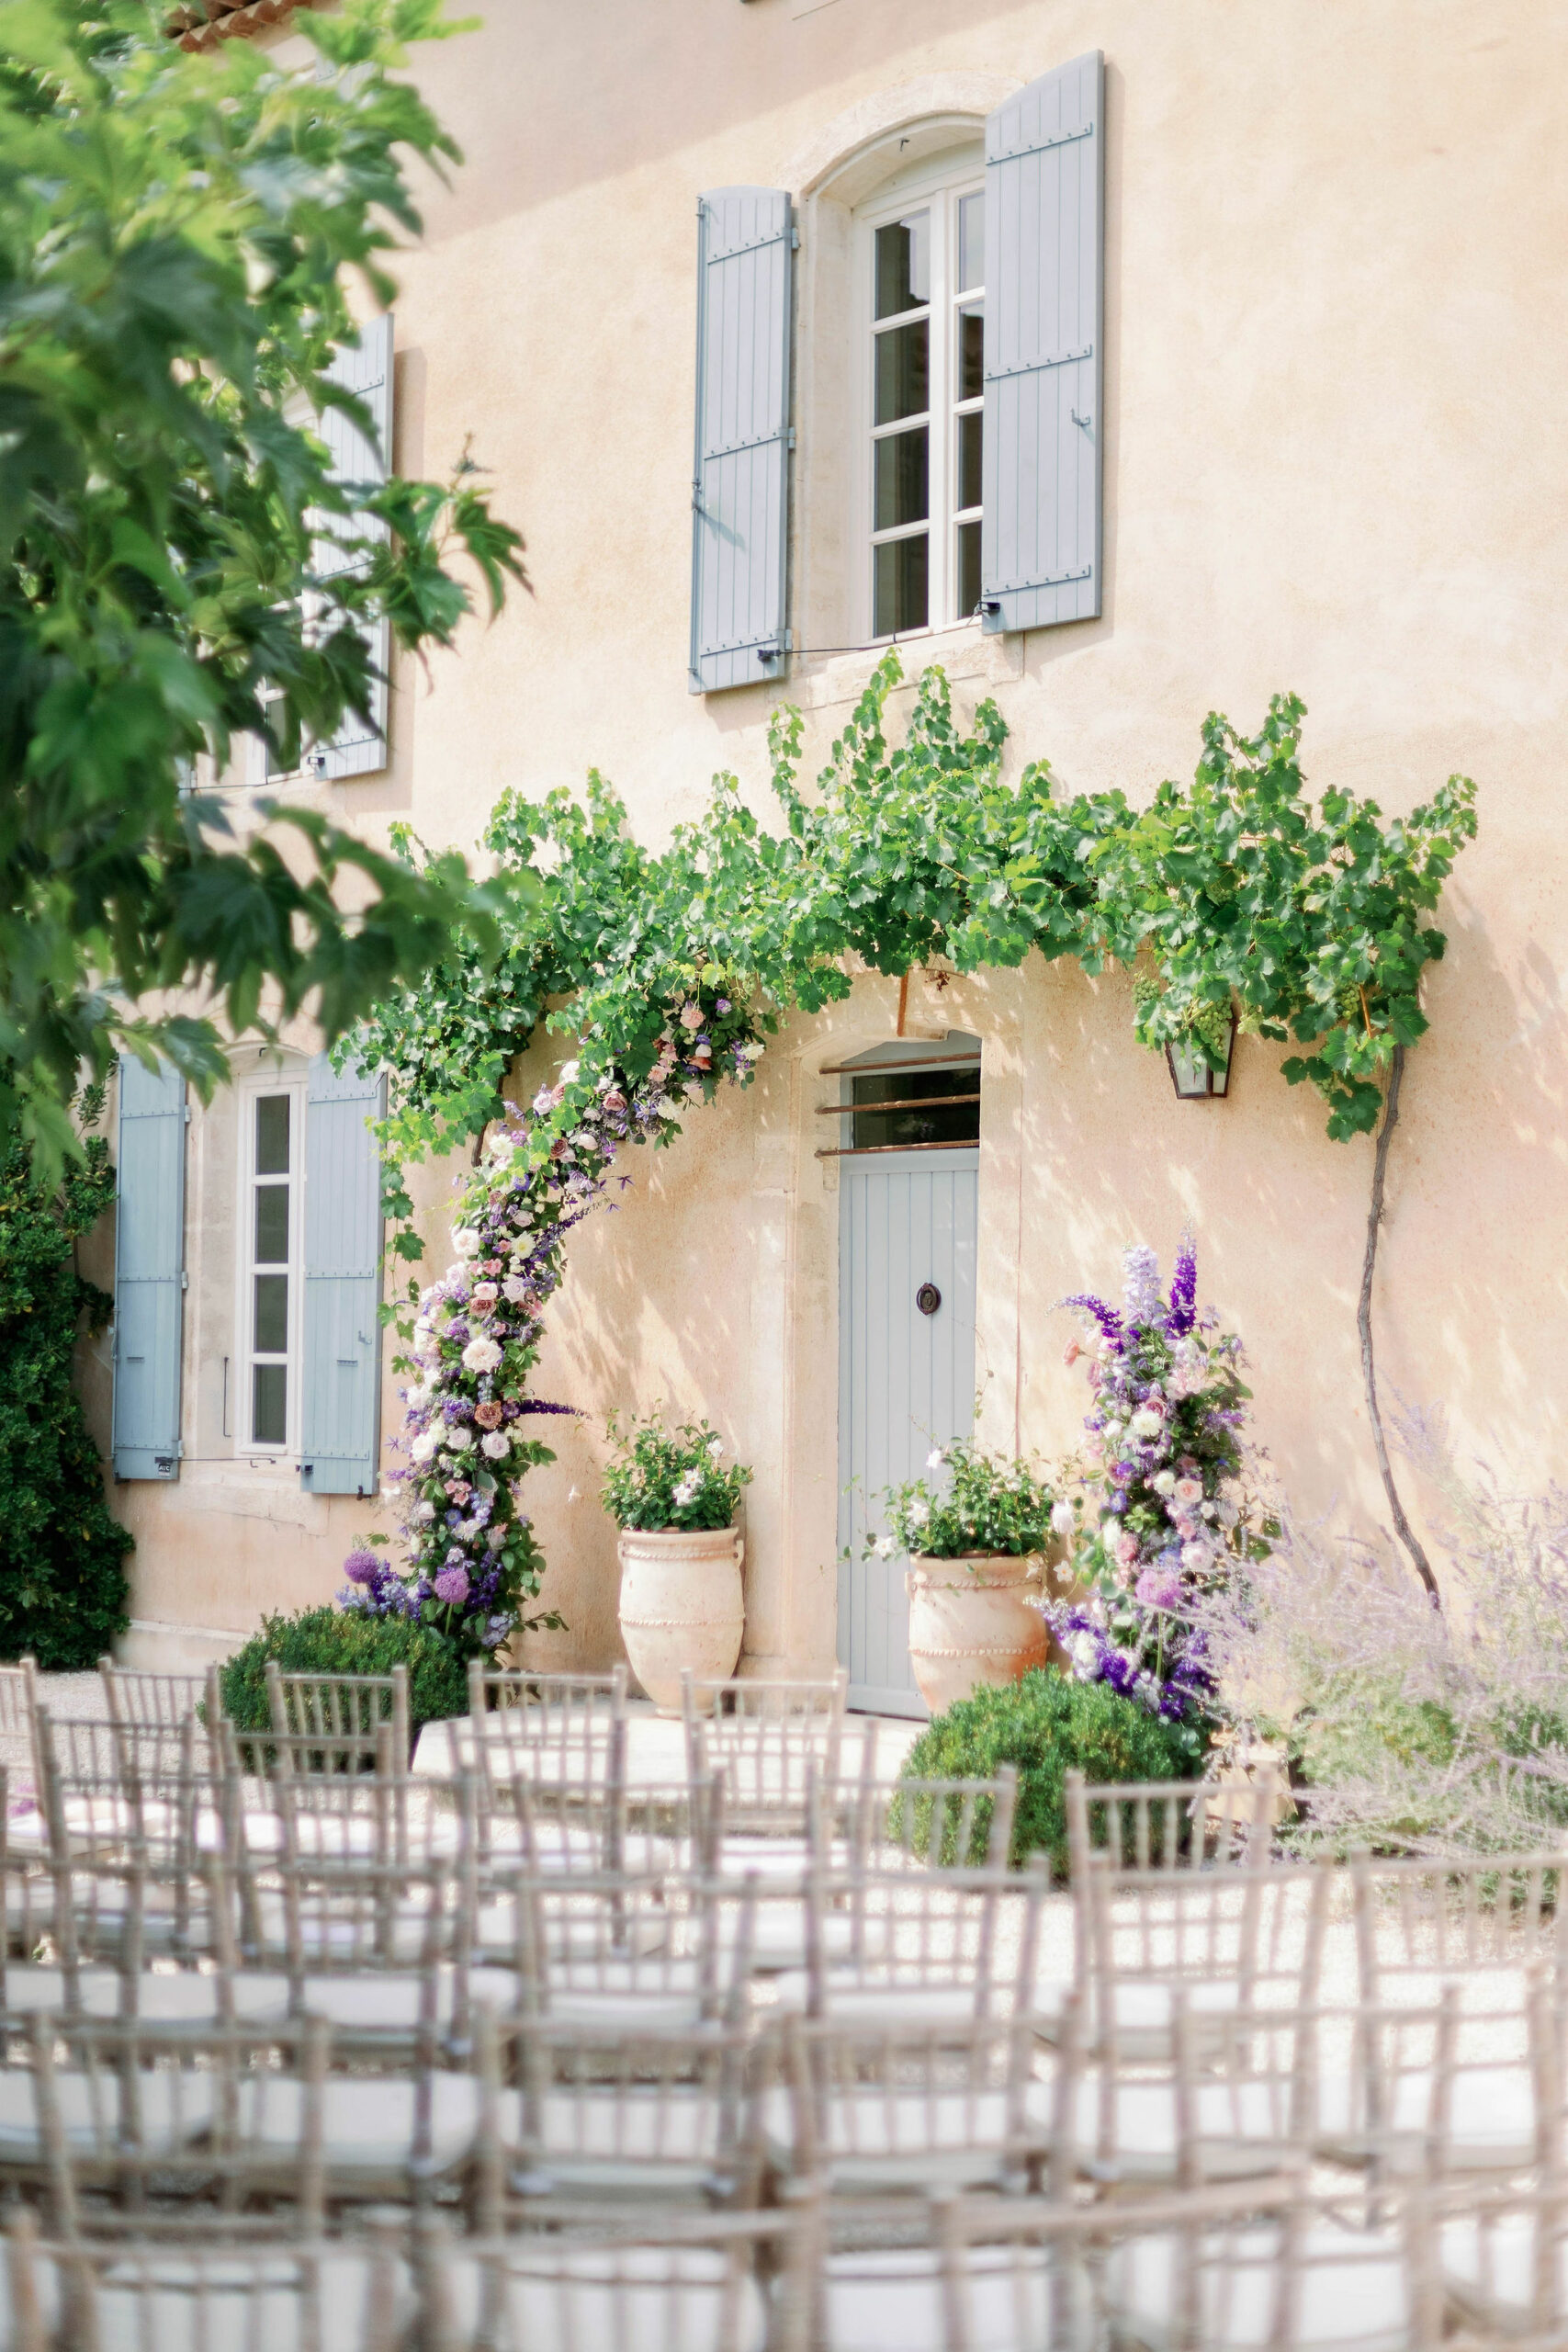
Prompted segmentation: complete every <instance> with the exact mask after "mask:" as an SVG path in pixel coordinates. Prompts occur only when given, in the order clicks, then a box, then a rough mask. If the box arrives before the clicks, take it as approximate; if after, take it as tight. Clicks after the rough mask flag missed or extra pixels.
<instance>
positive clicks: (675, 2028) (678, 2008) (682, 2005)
mask: <svg viewBox="0 0 1568 2352" xmlns="http://www.w3.org/2000/svg"><path fill="white" fill-rule="evenodd" d="M545 2007H546V2009H547V2013H548V2015H549V2017H550V2018H551V2019H552V2020H553V2022H554V2023H556V2024H557V2025H581V2026H590V2027H592V2028H593V2029H594V2030H599V2031H605V2032H611V2031H623V2030H624V2031H626V2032H637V2031H638V2030H646V2031H648V2032H649V2033H655V2032H660V2031H663V2032H680V2031H687V2030H690V2029H691V2028H692V2027H693V2026H696V2025H700V2024H701V2023H702V2022H703V2018H704V2015H705V2003H704V2000H703V1997H702V1995H701V1993H700V1992H699V1991H697V1990H696V1989H695V1988H694V1989H693V1990H692V1991H690V1992H687V1991H683V1990H682V1989H681V1988H680V1987H679V1986H675V1987H671V1986H667V1985H663V1984H662V1983H661V1982H660V1980H659V1979H658V1978H651V1977H650V1978H649V1979H648V1980H647V1982H646V1983H644V1984H640V1985H639V1984H638V1982H637V1978H636V1976H635V1973H632V1972H628V1973H627V1978H626V1982H625V1983H624V1984H621V1985H604V1984H599V1985H583V1984H572V1983H570V1982H558V1981H552V1983H551V1985H550V1987H549V1992H548V1995H547V1999H546V2002H545Z"/></svg>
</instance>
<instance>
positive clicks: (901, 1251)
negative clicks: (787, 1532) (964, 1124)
mask: <svg viewBox="0 0 1568 2352" xmlns="http://www.w3.org/2000/svg"><path fill="white" fill-rule="evenodd" d="M978 1178H979V1171H978V1167H977V1155H976V1153H975V1152H974V1151H973V1150H968V1151H965V1150H963V1149H958V1150H954V1151H952V1152H946V1151H929V1152H919V1153H915V1152H911V1153H908V1155H906V1154H904V1153H902V1152H897V1151H892V1152H888V1153H886V1155H877V1156H874V1157H870V1158H867V1159H843V1160H841V1161H840V1228H839V1235H840V1238H839V1297H840V1304H839V1464H840V1488H841V1492H840V1503H839V1549H840V1562H839V1660H840V1665H843V1666H845V1667H847V1668H849V1675H850V1704H851V1706H852V1707H862V1708H866V1709H868V1710H871V1711H873V1712H874V1713H879V1714H892V1715H915V1716H923V1715H924V1714H925V1713H926V1705H925V1702H924V1700H923V1699H922V1698H921V1697H920V1694H919V1691H917V1690H916V1688H915V1678H914V1676H913V1674H912V1673H911V1672H910V1670H909V1602H908V1595H907V1593H906V1591H905V1589H904V1572H905V1570H906V1568H907V1567H908V1560H907V1559H906V1558H905V1556H904V1555H903V1554H902V1553H901V1552H900V1553H895V1554H894V1555H893V1557H892V1558H891V1559H886V1560H884V1559H876V1558H873V1559H869V1560H868V1559H864V1558H863V1557H862V1552H863V1544H864V1541H865V1536H866V1533H867V1531H868V1529H869V1530H870V1531H872V1532H876V1533H881V1532H884V1531H885V1529H886V1519H885V1517H884V1515H883V1514H882V1512H881V1510H880V1508H879V1497H880V1495H881V1492H882V1490H883V1488H885V1487H889V1486H898V1485H900V1484H901V1483H902V1482H903V1481H904V1480H905V1479H906V1478H913V1477H915V1476H919V1473H920V1472H921V1471H922V1470H923V1468H924V1466H925V1462H926V1457H927V1455H928V1454H929V1453H931V1449H932V1447H933V1446H936V1445H945V1444H947V1443H948V1442H950V1441H951V1440H953V1438H959V1437H967V1436H968V1435H969V1433H970V1431H971V1430H972V1428H973V1426H974V1415H975V1252H976V1203H977V1186H978ZM924 1283H934V1284H935V1286H936V1288H937V1289H938V1290H939V1291H940V1292H941V1293H942V1305H941V1306H939V1307H938V1308H937V1310H936V1312H935V1313H934V1314H932V1315H925V1314H922V1313H921V1311H920V1309H919V1306H917V1304H916V1293H917V1292H918V1291H919V1289H920V1287H921V1285H922V1284H924ZM846 1552H847V1553H848V1555H849V1556H848V1557H847V1558H845V1557H843V1556H841V1555H843V1554H844V1553H846Z"/></svg>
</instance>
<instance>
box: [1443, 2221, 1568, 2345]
mask: <svg viewBox="0 0 1568 2352" xmlns="http://www.w3.org/2000/svg"><path fill="white" fill-rule="evenodd" d="M1536 2229H1537V2220H1536V2216H1535V2215H1534V2214H1533V2213H1503V2214H1499V2215H1498V2216H1497V2218H1496V2219H1495V2221H1494V2222H1491V2223H1490V2224H1489V2225H1488V2226H1487V2227H1485V2228H1483V2226H1482V2224H1481V2222H1479V2221H1478V2220H1477V2219H1476V2218H1475V2217H1474V2215H1472V2214H1461V2215H1459V2216H1457V2217H1456V2218H1455V2219H1454V2220H1452V2221H1450V2222H1444V2223H1443V2225H1442V2229H1441V2231H1440V2232H1439V2233H1438V2266H1439V2267H1440V2269H1441V2272H1442V2278H1443V2289H1444V2292H1445V2294H1446V2296H1447V2298H1448V2300H1449V2301H1450V2303H1451V2304H1452V2305H1453V2306H1454V2308H1455V2310H1456V2311H1457V2312H1459V2313H1460V2314H1461V2317H1462V2318H1463V2319H1465V2320H1466V2321H1468V2322H1469V2324H1471V2326H1472V2327H1477V2328H1483V2329H1495V2330H1496V2331H1498V2332H1499V2333H1501V2334H1504V2335H1508V2334H1513V2335H1518V2334H1520V2333H1522V2332H1523V2330H1524V2328H1525V2325H1526V2324H1527V2322H1528V2321H1529V2318H1530V2317H1531V2315H1532V2305H1533V2302H1534V2299H1535V2290H1536V2276H1535V2267H1536ZM1546 2284H1547V2295H1548V2312H1547V2314H1546V2315H1547V2316H1549V2317H1550V2319H1551V2322H1553V2323H1555V2324H1557V2325H1559V2326H1561V2324H1562V2321H1563V2319H1564V2318H1565V2317H1568V2242H1565V2241H1563V2240H1562V2239H1558V2241H1557V2243H1556V2245H1555V2246H1554V2248H1553V2260H1552V2262H1551V2266H1550V2270H1549V2278H1548V2281H1547V2282H1546Z"/></svg>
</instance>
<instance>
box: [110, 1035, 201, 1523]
mask: <svg viewBox="0 0 1568 2352" xmlns="http://www.w3.org/2000/svg"><path fill="white" fill-rule="evenodd" d="M186 1115H187V1114H186V1087H185V1080H184V1079H183V1078H181V1077H180V1076H179V1074H178V1072H177V1071H175V1070H172V1069H169V1068H168V1066H167V1064H165V1063H161V1064H160V1065H159V1067H158V1069H156V1070H149V1069H143V1068H142V1066H141V1063H140V1062H139V1061H136V1060H135V1059H133V1058H132V1057H131V1056H130V1055H129V1054H128V1055H125V1056H123V1057H121V1060H120V1065H119V1132H118V1140H117V1144H116V1151H115V1163H116V1181H117V1185H118V1201H117V1205H116V1210H115V1234H114V1417H113V1435H114V1445H113V1451H114V1468H115V1476H116V1477H117V1478H173V1477H174V1476H175V1475H176V1474H177V1472H178V1469H179V1461H180V1354H181V1341H182V1332H183V1327H184V1322H185V1314H184V1306H185V1299H184V1292H185V1211H186Z"/></svg>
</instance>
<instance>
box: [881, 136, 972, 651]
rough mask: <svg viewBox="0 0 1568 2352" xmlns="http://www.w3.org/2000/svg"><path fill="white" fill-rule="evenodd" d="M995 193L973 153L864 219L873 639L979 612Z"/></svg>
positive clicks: (896, 194)
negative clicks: (989, 193) (990, 206)
mask: <svg viewBox="0 0 1568 2352" xmlns="http://www.w3.org/2000/svg"><path fill="white" fill-rule="evenodd" d="M984 181H985V159H984V155H983V153H982V152H981V150H980V147H979V145H978V143H977V142H976V143H975V144H973V145H966V146H964V147H963V148H960V149H958V150H956V151H954V152H953V153H950V154H949V155H947V156H945V157H938V158H936V159H934V161H932V162H928V163H926V164H921V165H919V166H917V167H916V169H915V170H914V172H913V173H905V174H902V175H899V178H898V180H897V182H896V183H895V184H894V186H893V187H888V188H884V189H883V190H881V191H880V192H879V194H878V197H877V198H874V200H872V201H871V202H869V203H867V204H865V205H863V206H862V207H861V208H860V209H859V211H858V213H857V218H856V232H857V244H858V247H859V254H858V260H859V267H858V270H857V273H856V277H857V292H858V299H857V302H856V316H855V319H854V321H853V324H852V333H853V334H855V336H856V338H857V341H858V342H859V345H860V353H859V357H858V361H857V369H856V372H857V374H858V377H859V379H860V384H861V399H862V429H861V439H862V468H861V481H860V490H859V496H858V500H857V504H858V506H859V510H860V514H861V516H862V533H861V538H860V548H859V551H858V568H859V571H860V573H861V594H862V596H863V599H864V605H865V612H864V626H865V630H866V635H867V636H868V637H870V638H874V639H884V638H892V637H902V636H904V635H906V634H908V631H910V630H912V629H924V628H943V627H946V626H947V625H949V624H951V623H953V622H956V621H964V620H968V619H970V618H972V617H974V616H976V615H977V613H978V609H979V604H980V516H981V449H982V436H983V434H984V429H985V427H984V407H985V388H986V387H985V368H986V317H985V304H986V218H985V215H986V198H985V186H984Z"/></svg>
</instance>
